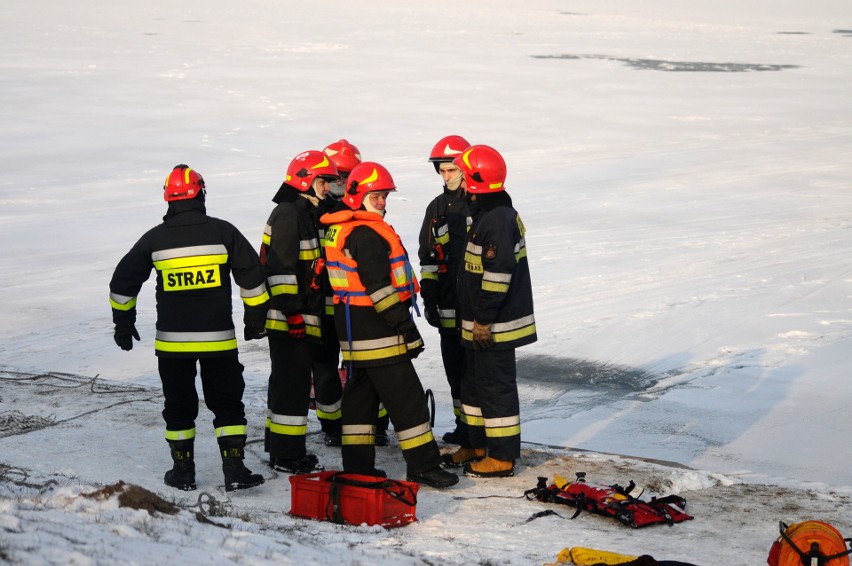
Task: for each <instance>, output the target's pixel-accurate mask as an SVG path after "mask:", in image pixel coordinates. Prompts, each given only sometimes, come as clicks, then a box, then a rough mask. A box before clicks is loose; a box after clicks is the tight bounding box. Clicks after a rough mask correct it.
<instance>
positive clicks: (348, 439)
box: [341, 360, 441, 474]
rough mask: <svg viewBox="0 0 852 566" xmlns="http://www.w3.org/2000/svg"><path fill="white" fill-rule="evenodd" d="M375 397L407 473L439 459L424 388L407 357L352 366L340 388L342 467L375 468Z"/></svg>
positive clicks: (367, 470) (352, 469) (363, 470)
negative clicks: (381, 404) (344, 386)
mask: <svg viewBox="0 0 852 566" xmlns="http://www.w3.org/2000/svg"><path fill="white" fill-rule="evenodd" d="M379 402H382V403H383V404H384V406H385V409H386V410H387V412H388V416H389V417H390V421H391V423H393V427H394V430H395V431H396V436H397V439H398V440H399V446H400V448H402V455H403V457H404V458H405V463H406V465H407V467H408V472H409V473H419V472H424V471H426V470H431V469H433V468H435V467H437V466H439V465H440V463H441V457H440V454H439V452H438V445H437V444H436V443H435V438H434V437H433V436H432V427H431V425H430V423H429V408H428V405H427V400H426V393H425V392H424V391H423V385H421V383H420V378H419V377H417V372H416V371H415V370H414V366H413V365H412V363H411V361H410V360H406V361H404V362H400V363H395V364H392V365H387V366H378V367H368V368H358V367H356V368H353V370H352V375H351V376H350V378H349V381H348V382H347V383H346V388H345V389H344V391H343V419H342V422H343V438H342V442H343V446H342V448H341V454H342V456H343V469H344V470H345V471H347V472H353V473H366V474H369V473H371V472H372V471H373V469H374V468H375V465H376V464H375V462H376V448H375V437H374V435H375V432H376V422H377V413H378V409H379Z"/></svg>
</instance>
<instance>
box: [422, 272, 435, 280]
mask: <svg viewBox="0 0 852 566" xmlns="http://www.w3.org/2000/svg"><path fill="white" fill-rule="evenodd" d="M420 279H421V280H422V281H426V280H429V279H431V280H432V281H437V280H438V272H437V271H426V270H421V271H420Z"/></svg>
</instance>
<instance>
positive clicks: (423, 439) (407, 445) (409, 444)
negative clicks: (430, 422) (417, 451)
mask: <svg viewBox="0 0 852 566" xmlns="http://www.w3.org/2000/svg"><path fill="white" fill-rule="evenodd" d="M397 438H399V435H397ZM434 440H435V437H434V436H432V431H431V430H430V431H428V432H424V433H423V434H421V435H419V436H415V437H414V438H409V439H408V440H401V439H400V441H399V447H400V448H401V449H403V450H411V449H412V448H417V447H418V446H423V445H424V444H428V443H430V442H434Z"/></svg>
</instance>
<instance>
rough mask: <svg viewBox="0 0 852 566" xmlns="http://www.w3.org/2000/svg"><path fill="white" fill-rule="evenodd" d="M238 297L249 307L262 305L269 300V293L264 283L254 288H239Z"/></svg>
mask: <svg viewBox="0 0 852 566" xmlns="http://www.w3.org/2000/svg"><path fill="white" fill-rule="evenodd" d="M240 297H241V298H242V299H243V302H244V303H245V304H247V305H248V306H250V307H255V306H257V305H262V304H263V303H265V302H266V301H268V300H269V293H267V292H266V285H258V286H257V287H255V288H254V289H242V288H241V289H240Z"/></svg>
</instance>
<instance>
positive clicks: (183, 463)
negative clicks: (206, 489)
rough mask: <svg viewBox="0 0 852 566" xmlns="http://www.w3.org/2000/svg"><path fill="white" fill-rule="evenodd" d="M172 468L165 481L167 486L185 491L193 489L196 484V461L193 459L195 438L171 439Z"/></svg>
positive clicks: (164, 478)
mask: <svg viewBox="0 0 852 566" xmlns="http://www.w3.org/2000/svg"><path fill="white" fill-rule="evenodd" d="M168 442H169V450H171V453H172V461H173V462H174V464H173V465H172V469H171V470H169V471H168V472H166V475H165V476H164V477H163V481H164V482H165V483H166V485H167V486H169V487H173V488H175V489H181V490H183V491H193V490H194V489H196V485H195V461H194V460H193V456H194V454H193V452H194V450H193V445H194V444H195V441H194V440H170V441H168Z"/></svg>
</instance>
